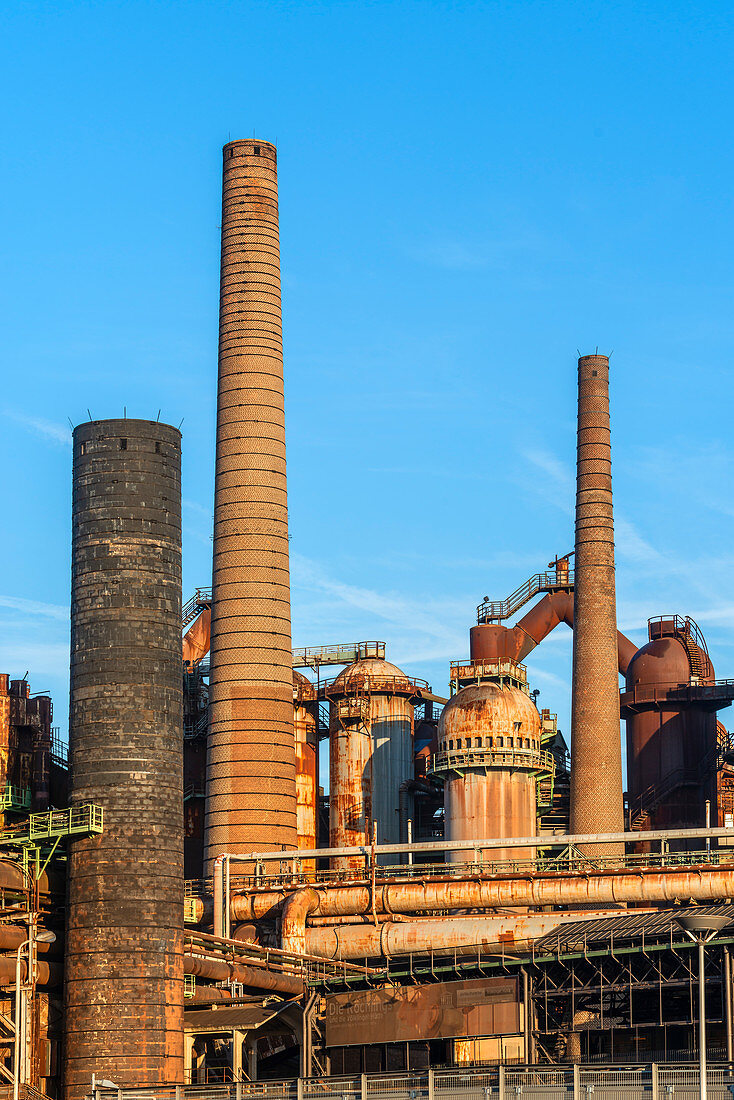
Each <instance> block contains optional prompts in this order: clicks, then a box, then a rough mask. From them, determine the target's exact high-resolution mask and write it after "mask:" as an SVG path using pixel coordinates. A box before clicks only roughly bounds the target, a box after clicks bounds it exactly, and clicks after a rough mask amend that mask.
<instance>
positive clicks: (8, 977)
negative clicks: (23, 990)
mask: <svg viewBox="0 0 734 1100" xmlns="http://www.w3.org/2000/svg"><path fill="white" fill-rule="evenodd" d="M39 946H40V945H39ZM16 961H17V960H16V958H15V956H14V955H10V956H8V955H0V986H3V987H7V986H12V985H15V967H16ZM27 969H28V963H27V960H26V959H22V960H21V964H20V976H21V979H22V980H23V981H25V979H26V972H27ZM63 976H64V968H63V966H62V964H61V963H60V962H59V963H55V962H43V961H41V960H38V961H37V962H36V981H37V982H38V984H39V985H61V980H62V978H63Z"/></svg>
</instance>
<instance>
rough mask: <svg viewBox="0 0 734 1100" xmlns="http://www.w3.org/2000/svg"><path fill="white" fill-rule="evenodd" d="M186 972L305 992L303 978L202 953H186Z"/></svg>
mask: <svg viewBox="0 0 734 1100" xmlns="http://www.w3.org/2000/svg"><path fill="white" fill-rule="evenodd" d="M184 974H193V975H194V976H195V977H197V978H208V979H209V980H210V981H214V982H241V983H242V985H247V986H250V987H251V988H253V989H272V990H273V991H274V992H276V993H288V994H289V995H292V996H294V997H300V995H301V994H302V993H303V981H302V979H301V978H297V977H295V976H294V977H291V976H290V975H288V974H274V973H273V972H272V971H271V970H261V969H260V968H259V967H257V966H248V965H247V964H245V963H240V962H229V961H228V960H227V959H210V958H205V957H204V956H202V955H184Z"/></svg>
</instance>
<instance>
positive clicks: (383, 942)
mask: <svg viewBox="0 0 734 1100" xmlns="http://www.w3.org/2000/svg"><path fill="white" fill-rule="evenodd" d="M618 912H619V910H611V911H610V910H605V911H604V913H603V914H600V913H599V912H588V913H585V912H583V911H582V912H578V911H573V910H572V911H570V912H567V913H533V914H530V915H523V914H515V915H509V914H503V915H501V916H499V915H497V914H494V913H489V914H486V915H484V916H475V915H472V916H461V917H457V916H452V917H417V918H415V919H413V920H405V919H404V918H403V919H402V920H400V921H395V922H393V920H392V918H391V917H388V918H386V920H385V921H383V922H382V923H380V924H378V925H375V924H372V923H364V924H359V925H354V924H349V925H332V926H321V927H317V928H310V927H309V928H307V929H306V935H305V943H306V950H307V951H308V953H309V954H311V955H319V956H320V957H322V958H325V959H346V960H352V961H355V960H357V959H375V960H377V959H389V958H393V957H394V956H396V955H413V954H416V955H418V954H426V953H428V954H435V955H441V954H453V953H454V952H456V954H457V955H462V954H476V949H477V947H481V949H482V951H483V952H484V951H486V953H487V954H489V955H491V954H497V955H499V954H512V953H513V952H519V951H526V950H527V949H528V948H529V947H530V946H531V945H532V944H534V943H535V942H536V941H537V940H539V939H541V938H542V937H543V936H550V935H552V934H554V933H556V932H558V931H559V929H561V928H563V926H564V925H566V924H578V923H579V922H581V921H585V920H592V919H595V920H596V919H598V918H599V916H600V915H604V916H609V915H614V914H617V913H618ZM366 919H367V920H369V918H366Z"/></svg>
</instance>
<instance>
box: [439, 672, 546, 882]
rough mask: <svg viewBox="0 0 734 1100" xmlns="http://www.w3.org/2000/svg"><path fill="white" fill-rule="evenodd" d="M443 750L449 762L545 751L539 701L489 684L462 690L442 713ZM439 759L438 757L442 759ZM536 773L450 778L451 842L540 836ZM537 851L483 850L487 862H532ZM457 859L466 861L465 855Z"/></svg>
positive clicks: (458, 773)
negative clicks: (486, 753) (472, 754)
mask: <svg viewBox="0 0 734 1100" xmlns="http://www.w3.org/2000/svg"><path fill="white" fill-rule="evenodd" d="M438 750H439V754H441V753H445V754H447V755H448V758H449V759H450V758H451V755H452V754H453V753H455V752H462V753H464V754H465V753H466V751H467V750H474V751H483V750H490V751H492V752H505V751H507V752H512V753H513V754H514V753H515V751H516V750H517V751H521V750H527V751H528V759H530V758H531V756H532V754H537V753H538V751H539V750H540V716H539V714H538V711H537V709H536V707H535V705H534V703H533V701H532V700H531V699H530V698H529V696H527V695H526V694H525V692H523V691H520V690H519V689H518V688H515V687H507V686H504V685H499V684H495V683H492V682H491V681H484V682H482V683H479V684H472V685H470V686H469V687H465V688H462V689H461V691H459V692H457V693H456V695H454V696H452V698H451V699H450V700H449V702H448V703H447V704H446V706H445V707H444V708H443V711H442V712H441V717H440V719H439V723H438ZM438 758H439V757H437V759H438ZM535 809H536V795H535V771H534V770H533V768H532V766H530V767H528V768H519V767H517V766H512V767H507V768H506V769H505V768H484V767H480V766H476V767H470V766H466V767H464V768H461V769H458V768H457V769H455V770H449V771H448V772H446V773H445V777H444V836H445V838H446V840H449V841H458V840H467V841H468V842H469V847H472V844H471V842H472V841H475V840H477V838H480V837H486V836H492V837H519V836H522V837H526V836H535V833H536V820H537V819H536V812H535ZM534 855H535V852H534V850H533V849H529V848H522V849H512V850H511V849H504V848H496V849H491V850H483V851H482V853H481V858H483V859H491V860H501V859H513V858H518V859H532V858H533V857H534ZM449 858H450V859H451V860H458V861H461V860H463V859H464V858H465V853H464V852H463V851H459V852H455V853H452V854H451V855H450V857H449Z"/></svg>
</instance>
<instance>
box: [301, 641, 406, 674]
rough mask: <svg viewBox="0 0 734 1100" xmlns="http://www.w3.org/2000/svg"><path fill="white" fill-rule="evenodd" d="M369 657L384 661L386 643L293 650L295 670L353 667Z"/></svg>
mask: <svg viewBox="0 0 734 1100" xmlns="http://www.w3.org/2000/svg"><path fill="white" fill-rule="evenodd" d="M368 657H372V658H375V659H377V660H380V661H383V660H384V659H385V643H384V642H338V643H336V644H335V645H319V646H306V647H305V648H302V649H294V650H293V667H294V668H319V667H320V666H321V665H351V664H353V663H354V662H355V661H363V660H365V659H366V658H368Z"/></svg>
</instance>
